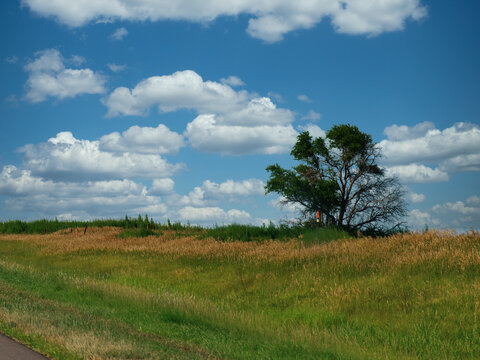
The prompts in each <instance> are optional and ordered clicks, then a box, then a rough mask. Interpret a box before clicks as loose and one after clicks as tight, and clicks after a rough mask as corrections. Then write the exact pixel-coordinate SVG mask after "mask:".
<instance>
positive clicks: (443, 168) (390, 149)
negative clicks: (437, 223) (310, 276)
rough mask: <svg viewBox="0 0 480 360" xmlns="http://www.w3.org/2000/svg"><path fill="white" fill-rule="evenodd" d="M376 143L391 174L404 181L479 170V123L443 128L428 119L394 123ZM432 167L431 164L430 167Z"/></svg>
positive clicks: (425, 180)
mask: <svg viewBox="0 0 480 360" xmlns="http://www.w3.org/2000/svg"><path fill="white" fill-rule="evenodd" d="M384 133H385V134H386V135H387V137H388V139H386V140H382V141H381V142H380V143H379V147H380V149H381V150H382V153H383V155H384V158H383V159H382V161H383V163H384V164H385V166H386V167H387V168H388V171H389V173H390V174H396V175H398V176H399V177H400V179H401V180H402V181H404V182H413V183H414V182H420V183H425V182H435V181H447V180H448V178H449V175H450V174H451V173H456V172H463V171H480V127H479V126H478V125H476V124H473V123H464V122H460V123H455V124H454V125H453V126H451V127H448V128H446V129H444V130H439V129H436V128H435V126H434V124H433V123H431V122H423V123H420V124H417V125H415V126H413V127H408V126H398V125H393V126H389V127H387V128H386V129H385V131H384ZM432 167H434V168H432Z"/></svg>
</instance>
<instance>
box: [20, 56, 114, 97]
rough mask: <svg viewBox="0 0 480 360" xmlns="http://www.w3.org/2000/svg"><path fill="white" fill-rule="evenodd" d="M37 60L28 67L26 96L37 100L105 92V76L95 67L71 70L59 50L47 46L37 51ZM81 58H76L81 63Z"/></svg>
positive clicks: (74, 60)
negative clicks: (93, 68) (97, 71)
mask: <svg viewBox="0 0 480 360" xmlns="http://www.w3.org/2000/svg"><path fill="white" fill-rule="evenodd" d="M36 56H37V57H36V58H35V60H33V61H32V62H30V63H28V64H27V65H26V66H25V70H26V71H27V72H28V73H29V77H28V80H27V83H26V85H25V88H26V94H25V99H26V100H27V101H29V102H32V103H36V102H41V101H44V100H46V99H47V98H48V97H53V98H57V99H64V98H73V97H75V96H78V95H81V94H102V93H104V92H105V87H104V84H105V81H106V80H105V77H104V76H103V75H101V74H99V73H96V72H94V71H92V70H91V69H70V68H66V67H65V65H64V60H63V58H62V55H61V54H60V52H59V51H58V50H55V49H47V50H44V51H41V52H39V53H37V54H36ZM78 60H79V58H78V57H77V58H75V57H74V58H73V59H72V60H71V61H72V62H73V63H78Z"/></svg>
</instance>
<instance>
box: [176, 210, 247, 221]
mask: <svg viewBox="0 0 480 360" xmlns="http://www.w3.org/2000/svg"><path fill="white" fill-rule="evenodd" d="M178 213H179V214H180V217H181V219H182V220H183V221H196V222H209V223H212V222H219V223H244V222H248V221H249V220H250V219H251V216H250V214H249V213H248V212H246V211H244V210H237V209H231V210H228V211H225V210H223V209H222V208H219V207H192V206H185V207H184V208H182V209H180V210H179V211H178Z"/></svg>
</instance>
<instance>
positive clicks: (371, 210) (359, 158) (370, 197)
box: [265, 124, 406, 232]
mask: <svg viewBox="0 0 480 360" xmlns="http://www.w3.org/2000/svg"><path fill="white" fill-rule="evenodd" d="M290 154H291V155H292V156H293V158H294V159H295V160H296V161H298V162H299V164H298V165H297V166H295V167H294V168H293V170H286V169H283V168H282V167H281V166H280V165H278V164H274V165H271V166H269V167H267V171H268V172H269V173H270V176H269V179H268V181H267V184H266V186H265V191H266V193H267V194H268V193H271V192H275V193H278V194H280V195H282V197H283V198H284V199H285V200H284V201H285V202H286V203H291V204H297V205H301V207H302V208H303V211H302V217H303V219H311V218H312V216H314V215H315V213H316V212H317V211H318V212H319V213H320V215H321V216H320V219H319V220H320V223H321V224H322V225H324V226H339V227H343V228H345V229H347V230H349V231H350V230H351V231H354V232H355V231H356V230H358V229H362V230H365V229H369V230H370V231H373V232H375V231H385V229H387V230H388V228H394V227H395V226H398V223H396V222H397V221H398V219H400V218H402V217H403V216H404V215H405V214H406V210H405V202H404V200H403V190H402V188H401V187H400V185H399V184H398V182H397V181H396V179H394V178H389V177H386V176H385V174H384V171H383V169H382V168H380V167H379V166H378V164H377V160H378V158H379V157H380V156H381V154H380V151H379V149H378V148H377V146H376V144H375V143H373V141H372V137H371V136H370V135H368V134H365V133H363V132H361V131H360V130H359V129H358V128H357V127H356V126H353V125H345V124H344V125H335V126H333V127H332V128H331V129H330V130H329V131H328V132H327V133H326V136H325V138H322V137H318V138H315V139H313V138H312V136H311V135H310V134H309V133H308V132H303V133H301V134H299V135H298V137H297V142H296V144H295V145H294V147H293V149H292V151H291V153H290ZM385 226H386V228H385Z"/></svg>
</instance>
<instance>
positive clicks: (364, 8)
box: [22, 0, 427, 43]
mask: <svg viewBox="0 0 480 360" xmlns="http://www.w3.org/2000/svg"><path fill="white" fill-rule="evenodd" d="M22 4H23V5H25V6H28V7H29V8H30V9H31V10H32V11H34V12H35V13H37V14H39V15H41V16H45V17H53V18H55V19H56V20H58V21H60V22H62V23H64V24H67V25H69V26H72V27H76V26H82V25H85V24H87V23H89V22H92V21H97V22H98V21H101V22H110V21H114V20H117V19H118V20H123V21H124V20H130V21H162V20H185V21H191V22H210V21H213V20H214V19H216V18H218V17H221V16H234V17H236V16H239V15H242V14H245V15H247V16H249V17H250V19H249V21H248V28H247V33H248V34H250V35H251V36H253V37H255V38H258V39H261V40H263V41H265V42H270V43H271V42H276V41H279V40H281V39H282V38H283V36H284V35H285V34H287V33H289V32H291V31H294V30H299V29H309V28H312V27H314V26H315V25H316V24H318V23H319V22H320V21H322V19H324V18H330V20H331V22H332V24H333V26H334V29H335V30H336V31H337V32H339V33H344V34H354V35H355V34H367V35H370V36H373V35H378V34H381V33H383V32H389V31H397V30H402V29H403V28H404V26H405V22H406V21H408V20H413V21H418V20H420V19H422V18H424V17H425V16H426V14H427V10H426V8H425V7H424V6H423V5H422V4H421V2H420V0H305V1H300V2H298V1H297V2H292V1H289V0H264V1H254V0H242V1H238V0H223V1H217V0H205V1H201V2H191V1H185V0H170V1H150V0H115V1H110V0H81V1H75V2H72V1H69V0H56V1H55V2H52V1H51V0H23V1H22Z"/></svg>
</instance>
